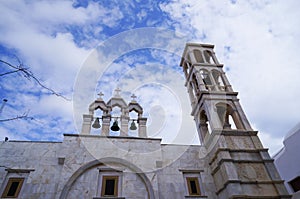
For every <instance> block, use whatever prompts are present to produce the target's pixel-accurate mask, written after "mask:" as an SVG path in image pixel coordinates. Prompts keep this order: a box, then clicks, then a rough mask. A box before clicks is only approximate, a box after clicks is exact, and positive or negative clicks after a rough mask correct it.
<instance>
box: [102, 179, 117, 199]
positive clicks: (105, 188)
mask: <svg viewBox="0 0 300 199" xmlns="http://www.w3.org/2000/svg"><path fill="white" fill-rule="evenodd" d="M118 179H119V178H118V176H103V180H102V189H101V196H104V197H105V196H115V197H116V196H118Z"/></svg>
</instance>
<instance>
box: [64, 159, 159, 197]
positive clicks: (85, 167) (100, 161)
mask: <svg viewBox="0 0 300 199" xmlns="http://www.w3.org/2000/svg"><path fill="white" fill-rule="evenodd" d="M105 163H116V164H121V165H122V166H125V167H127V168H129V169H131V170H132V171H133V172H135V173H136V174H137V175H138V176H139V177H140V178H141V180H142V181H143V182H144V184H145V187H146V190H147V192H148V198H149V199H154V190H153V187H152V185H151V182H150V180H149V178H148V177H147V176H146V175H145V174H144V173H143V171H142V170H141V169H140V168H138V167H137V166H135V165H134V164H132V163H131V162H128V161H127V160H124V159H120V158H115V157H107V158H101V159H98V160H93V161H91V162H89V163H87V164H85V165H83V166H81V167H80V168H79V169H77V171H75V173H73V175H72V176H71V177H70V178H69V180H68V181H67V183H66V184H65V185H64V187H63V189H62V192H61V194H60V197H59V199H67V196H68V193H69V191H70V189H71V187H72V185H73V184H74V183H75V181H76V180H77V179H78V178H79V177H80V176H81V175H82V174H83V173H85V172H86V171H88V170H89V169H92V168H94V167H96V166H99V165H103V164H105Z"/></svg>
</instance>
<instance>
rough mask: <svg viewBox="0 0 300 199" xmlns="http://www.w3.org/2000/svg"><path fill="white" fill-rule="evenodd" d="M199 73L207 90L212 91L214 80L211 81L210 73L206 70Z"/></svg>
mask: <svg viewBox="0 0 300 199" xmlns="http://www.w3.org/2000/svg"><path fill="white" fill-rule="evenodd" d="M199 73H200V76H201V78H202V80H203V82H204V85H205V88H206V89H207V90H211V89H212V85H213V83H212V80H211V79H210V72H209V71H208V70H206V69H201V70H200V71H199Z"/></svg>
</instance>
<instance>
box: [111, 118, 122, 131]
mask: <svg viewBox="0 0 300 199" xmlns="http://www.w3.org/2000/svg"><path fill="white" fill-rule="evenodd" d="M110 130H112V131H119V130H120V127H119V126H118V121H117V120H115V121H114V123H113V125H112V126H111V127H110Z"/></svg>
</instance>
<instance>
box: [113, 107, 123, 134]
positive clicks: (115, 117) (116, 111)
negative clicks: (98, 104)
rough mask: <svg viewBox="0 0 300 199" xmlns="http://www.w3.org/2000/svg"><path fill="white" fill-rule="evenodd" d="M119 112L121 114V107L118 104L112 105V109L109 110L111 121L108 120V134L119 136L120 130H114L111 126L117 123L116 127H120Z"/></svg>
mask: <svg viewBox="0 0 300 199" xmlns="http://www.w3.org/2000/svg"><path fill="white" fill-rule="evenodd" d="M121 114H122V109H121V107H119V106H114V107H113V108H112V111H111V117H112V119H111V121H110V126H111V129H110V130H111V131H110V135H112V136H119V135H120V130H118V131H115V130H112V127H113V126H114V125H118V127H119V128H120V123H121V122H120V118H121Z"/></svg>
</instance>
